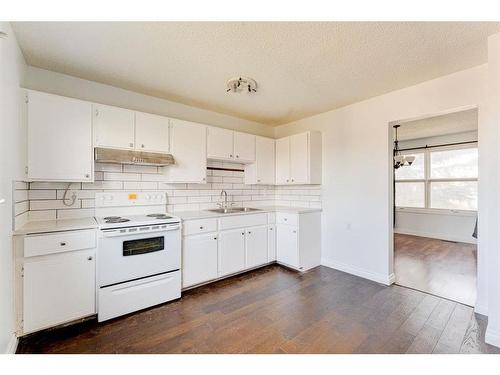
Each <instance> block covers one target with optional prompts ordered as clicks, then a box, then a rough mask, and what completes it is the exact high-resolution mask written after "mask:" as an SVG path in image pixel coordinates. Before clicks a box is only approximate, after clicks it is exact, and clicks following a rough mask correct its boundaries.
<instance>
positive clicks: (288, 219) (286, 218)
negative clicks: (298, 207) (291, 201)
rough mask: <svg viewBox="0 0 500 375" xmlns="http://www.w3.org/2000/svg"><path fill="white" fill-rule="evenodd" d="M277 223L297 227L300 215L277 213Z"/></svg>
mask: <svg viewBox="0 0 500 375" xmlns="http://www.w3.org/2000/svg"><path fill="white" fill-rule="evenodd" d="M276 223H277V224H286V225H295V226H296V225H297V224H298V223H299V215H297V214H289V213H284V212H278V213H276Z"/></svg>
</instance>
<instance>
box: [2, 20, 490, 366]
mask: <svg viewBox="0 0 500 375" xmlns="http://www.w3.org/2000/svg"><path fill="white" fill-rule="evenodd" d="M395 30H397V31H398V32H394V31H395ZM0 31H1V32H2V34H1V39H0V43H2V53H5V56H6V59H5V61H6V62H8V64H7V65H4V66H2V84H1V85H0V88H1V90H2V98H3V99H4V101H3V102H4V103H5V106H3V107H4V109H6V110H7V112H6V113H7V114H8V116H9V117H8V118H7V117H5V119H6V121H5V122H3V123H4V124H5V131H4V134H5V137H4V139H3V140H2V147H0V149H1V150H2V157H1V158H0V159H1V160H2V181H1V182H2V184H1V185H0V187H1V190H0V199H2V200H3V202H2V203H0V207H1V209H2V210H1V216H0V217H1V219H2V225H1V226H0V227H1V228H2V232H1V233H0V240H1V242H2V244H5V247H6V249H7V251H5V252H4V253H3V254H2V257H3V258H2V262H1V263H2V267H3V268H2V277H3V279H2V283H3V285H4V287H3V288H2V293H4V294H3V295H2V303H1V307H2V314H1V315H2V318H1V319H2V321H1V323H2V324H1V326H2V331H1V332H0V333H1V335H0V343H1V344H2V345H4V346H5V348H6V349H5V352H8V353H18V354H34V353H44V354H49V353H52V354H55V353H71V354H77V353H79V354H83V353H88V354H101V353H102V354H111V353H117V354H118V353H119V354H132V353H141V354H145V353H155V354H170V353H198V354H200V353H218V354H229V353H239V354H241V353H266V354H267V353H287V354H299V353H328V354H333V353H358V354H367V353H377V354H381V353H384V354H388V353H427V354H430V353H460V354H465V353H498V352H499V351H500V349H498V347H500V341H499V340H498V337H500V335H498V334H497V330H496V327H497V325H498V327H500V320H498V319H497V318H498V316H500V314H497V313H496V312H497V307H498V306H497V304H496V299H495V295H496V294H495V290H494V285H496V284H495V280H496V279H495V277H496V272H494V265H495V264H497V260H498V259H496V255H495V254H496V253H495V251H494V250H492V249H496V244H497V241H496V238H497V234H496V232H495V231H493V230H488V229H489V228H490V229H491V228H494V226H495V223H496V216H495V214H494V212H493V211H492V209H491V207H495V204H494V203H495V202H497V198H496V196H495V193H494V192H495V191H496V186H497V185H496V180H495V177H494V176H495V173H496V172H495V160H496V159H495V153H494V152H493V150H495V149H496V148H497V147H496V146H497V145H495V142H494V140H495V139H497V137H496V134H497V133H496V132H497V130H496V128H495V127H494V126H493V125H491V124H493V123H494V121H492V120H491V119H492V118H493V117H494V116H496V115H497V113H496V112H495V111H494V110H491V111H489V112H486V111H484V108H496V107H495V106H486V104H485V103H491V102H492V101H493V100H495V98H496V97H497V96H496V94H495V93H496V91H495V88H494V87H491V86H492V82H496V80H495V79H494V77H496V75H495V74H496V72H497V71H498V72H500V63H498V61H500V60H498V61H497V59H496V53H497V51H500V42H499V40H500V39H498V35H500V34H499V33H500V25H499V24H498V23H497V22H465V23H460V22H451V23H447V22H430V23H426V22H415V23H413V22H396V23H385V22H373V23H372V22H348V23H342V22H311V23H301V22H284V23H280V22H147V21H143V22H24V21H23V22H20V21H15V22H2V23H1V28H0ZM436 33H440V35H443V38H441V39H438V40H435V39H433V38H430V37H429V36H430V35H435V34H436ZM359 36H363V37H362V38H358V37H359ZM393 38H395V39H393ZM365 39H366V40H371V41H372V43H365V42H363V40H365ZM419 40H424V41H425V43H424V45H420V44H419V43H418V41H419ZM264 41H265V42H264ZM375 41H376V42H375ZM351 44H352V46H351ZM297 45H302V46H306V45H307V46H308V48H307V49H306V48H304V49H300V48H299V49H297V48H296V46H297ZM409 45H411V46H412V54H404V53H401V51H405V48H406V47H404V46H409ZM76 46H77V47H78V48H75V47H76ZM381 46H383V47H381ZM443 49H447V51H448V53H447V57H446V58H444V57H442V56H441V54H440V53H439V52H438V51H439V50H443ZM111 51H112V53H111ZM172 51H175V53H172ZM336 51H337V52H336ZM338 51H344V52H343V53H342V54H340V53H338ZM396 54H399V56H401V58H402V59H404V63H400V61H399V60H394V59H393V60H391V59H388V58H386V55H387V56H395V55H396ZM144 56H148V58H147V59H145V58H144ZM257 56H259V58H256V57H257ZM311 56H314V57H315V58H313V59H311V58H310V57H311ZM415 56H418V57H422V58H420V59H415V58H414V57H415ZM361 57H363V58H361ZM370 57H373V59H371V58H370ZM472 57H474V58H472ZM387 60H391V62H390V63H389V62H388V61H387ZM292 61H293V62H294V63H290V62H292ZM382 61H384V64H385V63H387V64H391V65H390V68H389V69H387V70H384V69H382V68H381V66H382V65H381V64H382ZM398 61H399V62H398ZM425 61H427V62H430V65H432V69H431V68H429V66H427V65H426V64H427V63H424V62H425ZM452 61H458V62H460V64H461V65H460V64H459V65H460V69H458V68H456V66H455V65H452V64H451V62H452ZM457 64H458V63H457ZM457 66H458V65H457ZM438 68H439V69H438ZM497 68H498V69H497ZM433 69H436V70H433ZM375 71H376V72H377V74H373V73H374V72H375ZM437 71H438V72H439V74H436V73H435V72H437ZM415 77H420V78H418V80H417V79H416V78H415ZM339 87H342V90H340V89H339ZM488 89H489V90H491V93H489V94H486V93H487V92H489V91H488ZM438 98H439V100H438ZM473 106H474V108H477V109H478V112H479V116H478V118H479V120H478V134H479V136H478V138H479V144H478V149H479V152H480V153H481V152H482V154H483V155H487V156H489V157H483V158H480V161H479V167H478V169H479V174H480V175H481V176H483V177H482V178H479V179H478V189H479V191H480V199H479V203H478V204H479V206H480V207H481V211H480V212H481V215H482V217H481V219H480V220H479V222H478V225H479V232H480V233H482V238H480V239H479V240H478V252H477V256H478V261H477V264H478V274H477V276H478V278H477V291H478V293H477V301H476V302H475V303H474V306H472V307H471V306H466V305H463V304H461V303H460V302H458V301H449V300H447V299H446V298H442V297H440V296H436V295H432V294H430V293H427V292H426V291H418V290H413V289H412V288H409V287H405V286H402V285H398V283H397V282H395V281H396V280H395V275H394V259H393V258H394V249H393V246H394V244H393V240H392V238H393V226H392V221H393V220H392V219H393V216H392V215H393V211H392V190H391V189H392V187H391V186H392V182H391V181H392V180H391V178H392V177H391V171H392V165H393V163H392V162H393V155H392V154H391V152H392V151H393V150H392V149H391V145H392V138H391V137H392V134H391V129H392V128H391V127H390V124H391V123H393V122H394V121H396V120H397V119H409V120H412V119H416V118H419V117H420V116H424V115H426V116H438V115H441V114H444V113H448V112H450V111H452V110H453V111H458V110H460V109H462V110H464V109H467V108H472V107H473ZM481 111H482V112H481ZM486 113H487V114H488V115H487V116H486V115H485V114H486ZM488 116H490V117H488ZM499 118H500V115H499ZM388 165H390V166H391V167H390V168H387V166H388ZM485 171H489V174H488V173H485ZM488 175H490V176H492V177H491V178H489V179H488V178H486V177H484V176H488ZM488 207H490V208H488ZM499 264H500V263H499ZM498 311H499V312H500V309H498ZM499 332H500V331H499ZM16 357H22V356H16Z"/></svg>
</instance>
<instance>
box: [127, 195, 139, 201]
mask: <svg viewBox="0 0 500 375" xmlns="http://www.w3.org/2000/svg"><path fill="white" fill-rule="evenodd" d="M135 199H137V193H132V194H129V195H128V200H129V201H131V200H135Z"/></svg>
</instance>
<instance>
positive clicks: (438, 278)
mask: <svg viewBox="0 0 500 375" xmlns="http://www.w3.org/2000/svg"><path fill="white" fill-rule="evenodd" d="M476 263H477V252H476V245H473V244H466V243H461V242H449V241H442V240H437V239H433V238H426V237H417V236H409V235H405V234H395V235H394V271H395V273H396V284H398V285H403V286H407V287H410V288H414V289H417V290H422V291H424V292H427V293H431V294H435V295H437V296H440V297H444V298H449V299H451V300H453V301H457V302H460V303H464V304H466V305H469V306H474V305H475V302H476V275H477V267H476Z"/></svg>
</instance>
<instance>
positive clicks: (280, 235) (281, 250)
mask: <svg viewBox="0 0 500 375" xmlns="http://www.w3.org/2000/svg"><path fill="white" fill-rule="evenodd" d="M276 230H277V233H276V253H277V255H276V258H277V260H278V262H280V263H284V264H287V265H289V266H292V267H296V268H298V267H299V249H298V241H297V227H294V226H290V225H283V224H278V225H276Z"/></svg>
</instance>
